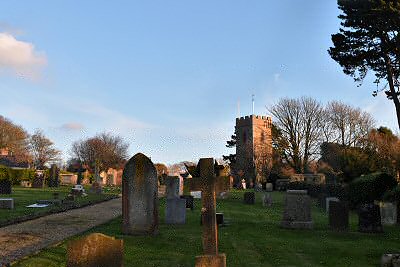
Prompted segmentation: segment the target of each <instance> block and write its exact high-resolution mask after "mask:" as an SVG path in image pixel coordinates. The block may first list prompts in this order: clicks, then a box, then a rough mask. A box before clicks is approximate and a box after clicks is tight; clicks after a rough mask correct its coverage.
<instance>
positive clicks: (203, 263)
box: [195, 158, 226, 267]
mask: <svg viewBox="0 0 400 267" xmlns="http://www.w3.org/2000/svg"><path fill="white" fill-rule="evenodd" d="M198 166H199V169H200V178H201V181H202V183H201V189H202V198H201V203H202V209H201V214H202V215H201V218H202V222H203V235H202V241H203V252H204V255H201V256H197V257H196V263H195V266H196V267H225V266H226V255H225V254H219V253H218V230H217V223H216V215H215V211H216V197H215V196H216V192H215V180H216V176H215V169H214V159H213V158H202V159H200V161H199V164H198Z"/></svg>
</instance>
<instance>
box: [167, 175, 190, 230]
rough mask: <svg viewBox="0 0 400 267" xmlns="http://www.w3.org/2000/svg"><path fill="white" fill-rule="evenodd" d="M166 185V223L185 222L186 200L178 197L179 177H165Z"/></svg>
mask: <svg viewBox="0 0 400 267" xmlns="http://www.w3.org/2000/svg"><path fill="white" fill-rule="evenodd" d="M165 185H166V197H167V203H166V211H165V223H166V224H185V222H186V200H185V199H181V198H180V197H179V177H178V176H168V177H166V178H165Z"/></svg>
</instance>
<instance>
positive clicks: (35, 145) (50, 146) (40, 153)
mask: <svg viewBox="0 0 400 267" xmlns="http://www.w3.org/2000/svg"><path fill="white" fill-rule="evenodd" d="M29 147H30V150H31V153H32V157H33V164H34V166H35V167H36V168H37V169H42V168H43V167H44V166H45V165H46V164H47V163H54V162H56V161H58V160H59V159H60V154H61V152H60V151H59V150H57V149H55V148H54V143H53V142H52V141H51V140H50V139H48V138H47V137H46V136H45V135H44V133H43V132H42V131H41V130H36V131H35V132H34V134H33V135H31V137H30V138H29Z"/></svg>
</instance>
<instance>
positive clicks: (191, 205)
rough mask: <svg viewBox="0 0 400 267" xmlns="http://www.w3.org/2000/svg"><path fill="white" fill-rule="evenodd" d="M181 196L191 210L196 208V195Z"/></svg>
mask: <svg viewBox="0 0 400 267" xmlns="http://www.w3.org/2000/svg"><path fill="white" fill-rule="evenodd" d="M180 198H181V199H184V200H185V202H186V208H187V209H191V210H193V209H194V197H193V196H189V195H183V196H180Z"/></svg>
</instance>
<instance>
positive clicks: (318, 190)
mask: <svg viewBox="0 0 400 267" xmlns="http://www.w3.org/2000/svg"><path fill="white" fill-rule="evenodd" d="M288 189H289V190H307V193H308V195H309V196H310V197H312V198H318V197H319V195H321V194H326V195H327V196H330V197H338V198H339V199H341V200H347V192H346V189H345V188H344V187H343V186H342V185H340V184H310V183H306V182H291V183H289V185H288Z"/></svg>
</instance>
